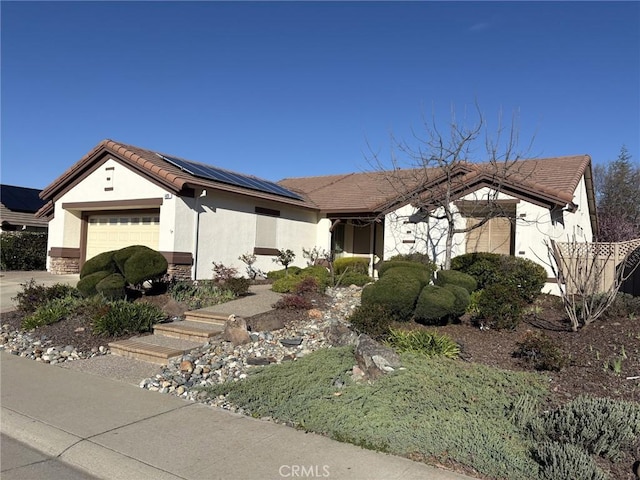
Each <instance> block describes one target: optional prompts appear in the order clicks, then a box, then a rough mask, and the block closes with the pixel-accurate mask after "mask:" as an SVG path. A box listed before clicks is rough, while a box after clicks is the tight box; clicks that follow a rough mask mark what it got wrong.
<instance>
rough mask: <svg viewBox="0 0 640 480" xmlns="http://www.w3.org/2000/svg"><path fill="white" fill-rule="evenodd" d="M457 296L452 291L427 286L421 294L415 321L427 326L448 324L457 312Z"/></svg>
mask: <svg viewBox="0 0 640 480" xmlns="http://www.w3.org/2000/svg"><path fill="white" fill-rule="evenodd" d="M455 304H456V296H455V295H454V294H453V292H451V291H450V290H448V289H446V288H443V287H438V286H436V285H427V286H426V287H424V288H423V289H422V292H420V296H419V297H418V302H417V304H416V309H415V313H414V320H415V321H416V322H418V323H423V324H426V325H440V324H446V323H447V321H448V319H449V317H451V316H453V315H454V314H455V312H456V307H455Z"/></svg>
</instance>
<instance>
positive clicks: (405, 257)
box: [387, 252, 437, 272]
mask: <svg viewBox="0 0 640 480" xmlns="http://www.w3.org/2000/svg"><path fill="white" fill-rule="evenodd" d="M387 261H389V262H412V263H422V264H423V265H426V266H427V267H428V268H429V269H431V270H433V271H434V272H435V270H436V268H437V266H436V264H435V263H433V262H432V261H431V259H430V258H429V255H427V254H426V253H419V252H413V253H404V254H402V253H401V254H398V255H394V256H393V257H389V258H388V259H387Z"/></svg>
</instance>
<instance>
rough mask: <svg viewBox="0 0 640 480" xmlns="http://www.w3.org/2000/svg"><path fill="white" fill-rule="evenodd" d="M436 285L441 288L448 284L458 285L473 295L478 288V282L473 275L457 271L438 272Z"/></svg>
mask: <svg viewBox="0 0 640 480" xmlns="http://www.w3.org/2000/svg"><path fill="white" fill-rule="evenodd" d="M434 283H435V284H436V285H438V286H440V287H444V286H445V285H447V284H450V285H457V286H459V287H462V288H464V289H466V290H467V292H468V293H473V292H474V291H475V290H476V289H477V288H478V282H477V281H476V279H475V278H473V277H472V276H471V275H468V274H466V273H463V272H459V271H457V270H438V273H437V276H436V279H435V281H434Z"/></svg>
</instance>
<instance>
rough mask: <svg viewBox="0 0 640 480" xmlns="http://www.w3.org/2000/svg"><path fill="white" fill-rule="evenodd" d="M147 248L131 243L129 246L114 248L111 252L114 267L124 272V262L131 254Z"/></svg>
mask: <svg viewBox="0 0 640 480" xmlns="http://www.w3.org/2000/svg"><path fill="white" fill-rule="evenodd" d="M144 248H147V247H144V246H142V245H131V246H129V247H124V248H121V249H120V250H116V251H114V252H113V261H114V262H115V264H116V267H117V268H118V270H120V271H121V272H124V264H125V262H126V261H127V260H129V258H131V256H133V255H134V254H136V253H138V252H140V251H142V249H144Z"/></svg>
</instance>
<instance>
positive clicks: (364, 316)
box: [347, 304, 395, 340]
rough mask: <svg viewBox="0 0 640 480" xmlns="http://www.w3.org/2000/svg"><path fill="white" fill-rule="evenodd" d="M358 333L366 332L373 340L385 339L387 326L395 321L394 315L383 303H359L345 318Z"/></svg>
mask: <svg viewBox="0 0 640 480" xmlns="http://www.w3.org/2000/svg"><path fill="white" fill-rule="evenodd" d="M347 321H348V322H350V323H351V326H352V327H353V328H354V330H355V331H356V332H358V333H366V334H367V335H369V336H370V337H371V338H373V339H375V340H382V339H385V338H386V337H387V336H388V335H389V327H390V326H391V324H392V323H393V322H394V321H395V317H394V315H393V314H392V313H391V311H389V309H388V308H387V307H386V306H384V305H379V304H370V305H359V306H358V307H356V309H355V310H354V311H353V313H352V314H351V315H350V316H349V317H348V318H347Z"/></svg>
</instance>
